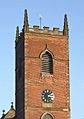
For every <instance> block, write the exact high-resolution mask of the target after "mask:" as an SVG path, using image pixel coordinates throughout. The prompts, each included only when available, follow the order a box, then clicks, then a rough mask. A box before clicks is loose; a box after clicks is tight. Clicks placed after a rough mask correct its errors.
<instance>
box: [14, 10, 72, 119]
mask: <svg viewBox="0 0 84 119" xmlns="http://www.w3.org/2000/svg"><path fill="white" fill-rule="evenodd" d="M51 22H52V21H51ZM15 50H16V54H15V55H16V70H15V73H16V119H70V84H69V47H68V21H67V15H65V16H64V26H63V31H60V30H59V28H56V27H54V28H53V30H50V29H49V27H46V26H44V27H43V29H40V27H39V26H33V28H30V27H29V23H28V14H27V10H25V12H24V25H23V29H22V32H19V27H17V29H16V46H15Z"/></svg>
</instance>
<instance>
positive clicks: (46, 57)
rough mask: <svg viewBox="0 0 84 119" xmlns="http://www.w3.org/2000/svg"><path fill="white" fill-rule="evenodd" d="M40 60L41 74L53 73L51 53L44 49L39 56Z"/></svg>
mask: <svg viewBox="0 0 84 119" xmlns="http://www.w3.org/2000/svg"><path fill="white" fill-rule="evenodd" d="M41 61H42V67H41V71H42V74H44V75H46V74H51V75H52V74H53V58H52V55H51V54H50V53H49V52H48V51H45V52H44V53H43V54H42V56H41Z"/></svg>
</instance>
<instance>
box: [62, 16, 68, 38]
mask: <svg viewBox="0 0 84 119" xmlns="http://www.w3.org/2000/svg"><path fill="white" fill-rule="evenodd" d="M68 31H69V29H68V20H67V15H66V14H65V16H64V28H63V35H65V36H68Z"/></svg>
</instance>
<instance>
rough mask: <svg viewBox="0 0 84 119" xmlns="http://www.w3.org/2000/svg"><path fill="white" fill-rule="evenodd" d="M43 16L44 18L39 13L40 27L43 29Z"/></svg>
mask: <svg viewBox="0 0 84 119" xmlns="http://www.w3.org/2000/svg"><path fill="white" fill-rule="evenodd" d="M42 18H43V16H42V15H41V14H40V15H39V20H40V29H41V25H42V23H41V22H42Z"/></svg>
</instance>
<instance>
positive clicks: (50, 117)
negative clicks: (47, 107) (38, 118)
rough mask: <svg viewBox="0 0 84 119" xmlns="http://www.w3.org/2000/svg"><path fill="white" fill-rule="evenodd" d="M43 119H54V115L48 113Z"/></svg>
mask: <svg viewBox="0 0 84 119" xmlns="http://www.w3.org/2000/svg"><path fill="white" fill-rule="evenodd" d="M42 119H53V117H52V115H51V114H49V113H47V114H45V115H43V116H42Z"/></svg>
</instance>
